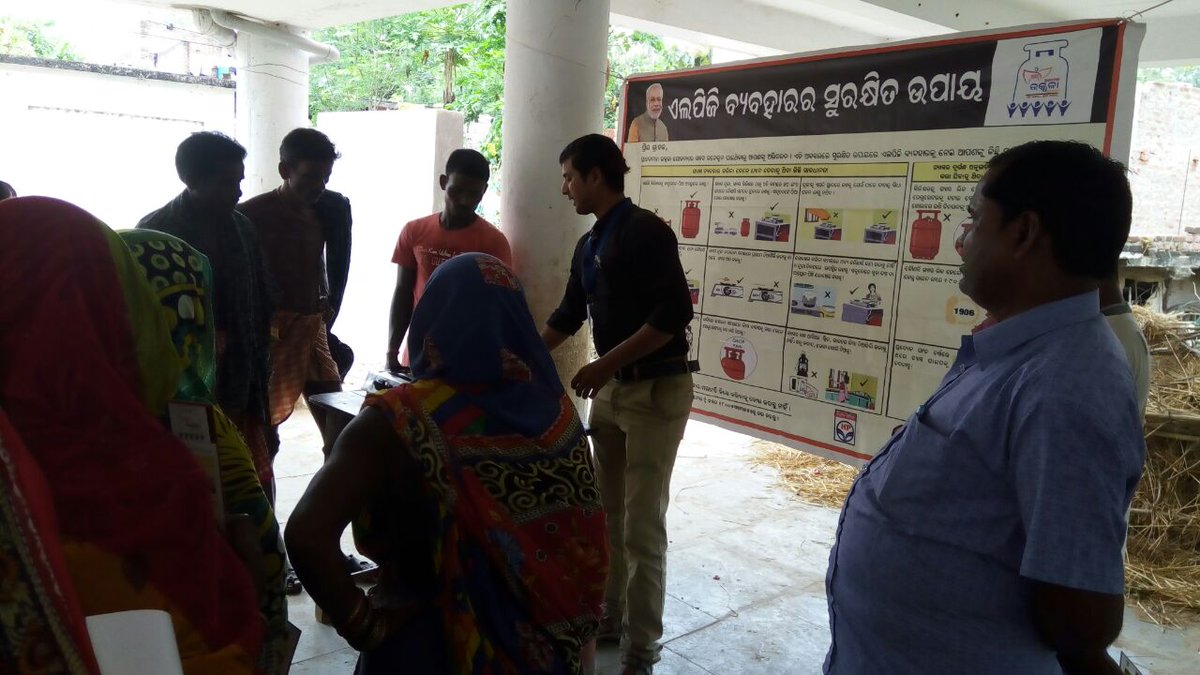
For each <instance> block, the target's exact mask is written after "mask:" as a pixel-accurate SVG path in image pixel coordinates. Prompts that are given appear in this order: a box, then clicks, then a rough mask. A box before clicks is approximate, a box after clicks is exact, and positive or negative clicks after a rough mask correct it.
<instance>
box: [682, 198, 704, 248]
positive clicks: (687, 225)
mask: <svg viewBox="0 0 1200 675" xmlns="http://www.w3.org/2000/svg"><path fill="white" fill-rule="evenodd" d="M684 204H685V206H684V207H683V222H682V224H681V225H680V227H679V232H680V234H682V235H683V238H684V239H695V238H696V235H698V234H700V201H699V200H698V199H687V200H684Z"/></svg>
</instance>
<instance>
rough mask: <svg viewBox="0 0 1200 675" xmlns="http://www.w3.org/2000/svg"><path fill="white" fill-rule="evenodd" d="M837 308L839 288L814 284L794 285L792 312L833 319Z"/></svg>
mask: <svg viewBox="0 0 1200 675" xmlns="http://www.w3.org/2000/svg"><path fill="white" fill-rule="evenodd" d="M836 308H837V289H835V288H833V287H832V286H816V285H814V284H793V285H792V303H791V310H792V314H804V315H807V316H811V317H813V318H816V319H832V318H833V317H834V312H835V311H836Z"/></svg>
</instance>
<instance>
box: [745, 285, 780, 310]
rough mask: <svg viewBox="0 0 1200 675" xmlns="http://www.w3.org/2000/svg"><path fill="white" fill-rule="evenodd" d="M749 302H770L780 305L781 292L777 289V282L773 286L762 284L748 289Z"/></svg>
mask: <svg viewBox="0 0 1200 675" xmlns="http://www.w3.org/2000/svg"><path fill="white" fill-rule="evenodd" d="M750 302H772V303H775V304H777V305H782V304H783V291H782V290H780V288H779V282H778V281H776V282H775V284H774V285H773V286H767V285H765V284H763V285H757V286H755V287H754V288H752V289H750Z"/></svg>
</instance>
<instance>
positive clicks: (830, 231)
mask: <svg viewBox="0 0 1200 675" xmlns="http://www.w3.org/2000/svg"><path fill="white" fill-rule="evenodd" d="M813 238H814V239H823V240H826V241H841V240H842V226H841V225H835V224H833V223H829V222H825V223H821V224H820V225H817V227H816V228H815V231H814V233H813Z"/></svg>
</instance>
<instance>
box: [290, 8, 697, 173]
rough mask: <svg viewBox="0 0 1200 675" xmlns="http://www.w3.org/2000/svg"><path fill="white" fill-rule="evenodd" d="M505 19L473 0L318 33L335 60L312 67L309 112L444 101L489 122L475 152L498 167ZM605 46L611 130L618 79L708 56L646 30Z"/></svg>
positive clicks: (612, 35)
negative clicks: (337, 53) (335, 51)
mask: <svg viewBox="0 0 1200 675" xmlns="http://www.w3.org/2000/svg"><path fill="white" fill-rule="evenodd" d="M506 18H507V17H506V13H505V4H504V1H503V0H477V1H476V2H473V3H470V4H465V5H457V6H454V7H447V8H443V9H434V10H429V11H425V12H414V13H411V14H405V15H402V16H397V17H392V18H389V19H377V20H375V21H365V22H362V23H357V24H352V25H347V26H337V27H333V28H328V29H325V30H323V31H320V32H319V33H317V34H316V35H315V36H314V37H315V38H316V39H318V40H321V41H323V42H328V43H330V44H332V45H334V46H335V47H337V48H338V50H339V51H340V52H341V54H342V58H341V59H339V60H338V61H337V62H335V63H330V64H325V65H321V66H317V67H316V68H314V69H313V72H312V78H311V82H312V85H311V87H312V92H311V97H310V102H311V103H310V106H311V107H310V110H309V113H310V116H311V117H312V118H313V119H315V118H316V116H317V114H318V113H321V112H332V111H351V110H376V109H380V108H387V107H393V106H395V105H398V104H412V105H422V106H434V107H439V106H444V107H446V108H448V109H451V110H458V111H461V112H462V113H463V115H464V117H465V118H466V120H467V122H475V121H478V120H480V119H490V120H491V125H490V127H489V130H488V136H487V138H486V139H485V141H484V144H483V147H482V148H480V151H481V152H483V153H484V155H486V156H487V157H488V159H489V160H490V161H491V162H492V163H493V164H496V165H498V164H499V163H500V155H501V140H500V139H501V127H502V124H503V120H504V42H505V40H504V31H505V25H506V24H505V21H506ZM608 51H609V80H608V84H607V87H606V91H605V113H604V121H605V124H606V125H607V126H608V127H610V128H611V127H613V126H615V119H616V115H617V107H618V106H619V105H620V92H621V85H622V84H623V81H624V80H623V78H624V77H626V76H628V75H631V74H633V73H638V72H645V71H662V70H677V69H679V68H686V67H691V66H694V65H701V64H705V63H708V62H709V60H710V57H709V55H708V53H706V52H697V53H692V52H688V51H685V50H682V49H679V48H676V47H671V46H668V45H666V44H664V43H663V41H662V39H660V38H658V37H656V36H654V35H650V34H648V33H641V32H634V33H624V32H621V31H615V30H611V29H610V31H609V50H608ZM448 62H450V63H451V64H452V67H448V65H447V63H448ZM448 74H452V78H451V80H452V81H451V82H450V83H449V86H447V75H448ZM447 94H450V95H447Z"/></svg>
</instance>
